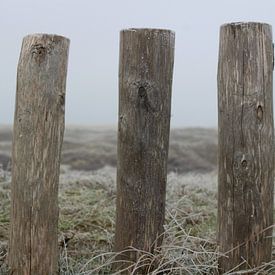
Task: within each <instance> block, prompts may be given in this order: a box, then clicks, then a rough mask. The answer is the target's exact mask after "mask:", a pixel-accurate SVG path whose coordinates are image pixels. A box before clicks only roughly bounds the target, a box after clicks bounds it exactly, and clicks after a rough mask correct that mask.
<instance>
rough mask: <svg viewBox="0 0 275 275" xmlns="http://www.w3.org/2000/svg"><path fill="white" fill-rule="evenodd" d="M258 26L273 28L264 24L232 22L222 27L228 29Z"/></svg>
mask: <svg viewBox="0 0 275 275" xmlns="http://www.w3.org/2000/svg"><path fill="white" fill-rule="evenodd" d="M256 26H264V27H267V28H272V26H271V25H270V24H268V23H264V22H231V23H225V24H223V25H221V28H226V27H235V28H238V27H239V28H247V27H256Z"/></svg>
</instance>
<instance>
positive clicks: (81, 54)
mask: <svg viewBox="0 0 275 275" xmlns="http://www.w3.org/2000/svg"><path fill="white" fill-rule="evenodd" d="M274 10H275V1H274V0H261V1H259V0H208V1H205V0H200V1H199V0H193V1H191V0H189V1H186V0H170V1H168V0H138V1H131V0H128V1H127V0H115V1H112V0H109V1H107V0H101V1H98V0H97V1H96V0H78V1H77V0H47V1H39V0H23V1H22V0H0V13H1V14H0V31H1V39H0V41H1V42H0V124H11V123H12V122H13V115H14V106H15V92H16V69H17V63H18V58H19V54H20V48H21V43H22V38H23V37H24V36H25V35H27V34H32V33H49V34H51V33H52V34H59V35H63V36H66V37H68V38H69V39H70V40H71V44H70V53H69V65H68V75H67V89H66V124H67V125H72V124H73V125H75V124H81V125H116V124H117V119H118V114H117V112H118V64H119V32H120V30H121V29H126V28H165V29H171V30H173V31H175V33H176V43H175V64H174V76H173V89H172V111H171V113H172V117H171V126H172V127H197V126H200V127H217V80H216V79H217V76H216V75H217V62H218V45H219V28H220V26H221V25H222V24H224V23H230V22H240V21H244V22H247V21H255V22H265V23H269V24H271V25H273V27H274V28H275V14H274Z"/></svg>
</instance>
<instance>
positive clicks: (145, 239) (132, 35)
mask: <svg viewBox="0 0 275 275" xmlns="http://www.w3.org/2000/svg"><path fill="white" fill-rule="evenodd" d="M174 43H175V35H174V33H173V32H172V31H169V30H158V29H129V30H123V31H121V33H120V66H119V123H118V167H117V212H116V232H115V251H118V252H119V251H122V250H124V249H125V248H127V247H129V246H132V247H135V248H137V249H141V250H145V251H150V252H153V250H154V246H158V245H159V244H161V242H162V237H160V236H161V234H162V232H163V223H164V214H165V192H166V177H167V155H168V143H169V130H170V111H171V89H172V76H173V63H174ZM157 238H158V240H157V241H156V239H157ZM155 241H156V242H155ZM136 256H137V255H136V253H125V257H124V258H123V257H121V258H123V259H127V260H129V259H131V260H133V261H135V260H136Z"/></svg>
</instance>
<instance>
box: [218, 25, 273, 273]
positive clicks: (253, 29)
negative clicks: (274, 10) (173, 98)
mask: <svg viewBox="0 0 275 275" xmlns="http://www.w3.org/2000/svg"><path fill="white" fill-rule="evenodd" d="M272 70H273V48H272V30H271V26H269V25H267V24H260V23H232V24H226V25H223V26H222V27H221V30H220V50H219V68H218V103H219V108H218V109H219V195H218V223H219V229H218V230H219V232H218V241H219V246H220V251H221V252H222V253H227V256H228V258H226V257H222V258H221V259H220V261H219V265H220V271H221V274H223V273H224V272H226V271H229V270H231V269H232V268H234V267H236V266H238V265H240V266H239V268H237V269H236V270H238V269H246V268H253V267H255V266H259V265H261V264H263V263H265V262H268V261H270V260H271V247H272V238H271V237H270V236H272V228H270V226H271V225H272V223H273V220H272V213H273V177H274V137H273V135H274V134H273V132H274V127H273V106H272V104H273V100H272V73H273V72H272ZM268 228H269V229H268ZM229 251H230V252H229ZM241 263H243V264H241ZM253 274H254V273H253Z"/></svg>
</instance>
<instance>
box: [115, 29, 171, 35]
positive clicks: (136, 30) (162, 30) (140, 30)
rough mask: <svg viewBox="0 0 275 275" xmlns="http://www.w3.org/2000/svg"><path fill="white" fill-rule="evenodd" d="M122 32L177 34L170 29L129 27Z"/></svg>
mask: <svg viewBox="0 0 275 275" xmlns="http://www.w3.org/2000/svg"><path fill="white" fill-rule="evenodd" d="M120 32H121V33H122V32H153V33H154V32H156V33H158V32H162V33H171V34H173V35H175V32H174V31H172V30H169V29H154V28H128V29H122V30H121V31H120Z"/></svg>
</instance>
